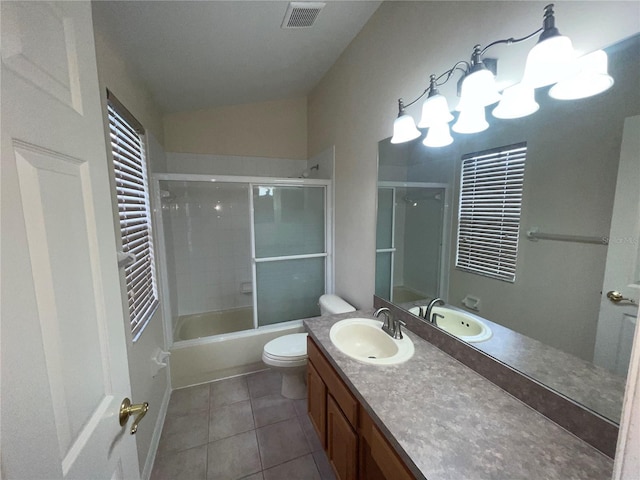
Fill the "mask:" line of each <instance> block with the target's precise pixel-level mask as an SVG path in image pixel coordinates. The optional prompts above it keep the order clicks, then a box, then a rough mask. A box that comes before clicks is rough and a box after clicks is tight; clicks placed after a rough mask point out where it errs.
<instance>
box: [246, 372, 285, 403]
mask: <svg viewBox="0 0 640 480" xmlns="http://www.w3.org/2000/svg"><path fill="white" fill-rule="evenodd" d="M247 383H248V384H249V394H250V395H251V398H258V397H264V396H265V395H271V394H273V393H280V391H281V390H282V375H280V373H279V372H277V371H275V370H264V371H262V372H258V373H252V374H251V375H247Z"/></svg>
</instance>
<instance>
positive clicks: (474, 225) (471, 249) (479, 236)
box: [456, 142, 527, 282]
mask: <svg viewBox="0 0 640 480" xmlns="http://www.w3.org/2000/svg"><path fill="white" fill-rule="evenodd" d="M526 153H527V144H526V142H524V143H519V144H516V145H509V146H506V147H500V148H497V149H492V150H487V151H484V152H477V153H472V154H469V155H465V156H464V157H462V178H461V182H460V207H459V210H458V248H457V252H456V267H457V268H459V269H461V270H465V271H468V272H473V273H476V274H479V275H484V276H486V277H491V278H496V279H498V280H504V281H508V282H514V281H515V278H516V258H517V255H518V236H519V231H520V211H521V206H522V186H523V180H524V163H525V158H526Z"/></svg>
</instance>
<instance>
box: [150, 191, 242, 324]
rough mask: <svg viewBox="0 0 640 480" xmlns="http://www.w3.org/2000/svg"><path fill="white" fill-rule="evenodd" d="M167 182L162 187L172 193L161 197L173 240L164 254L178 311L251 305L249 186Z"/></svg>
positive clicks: (179, 312) (207, 310) (186, 311)
mask: <svg viewBox="0 0 640 480" xmlns="http://www.w3.org/2000/svg"><path fill="white" fill-rule="evenodd" d="M166 183H169V182H162V183H161V189H164V188H163V184H166ZM170 183H171V186H170V187H169V188H168V189H166V190H165V191H169V192H170V195H172V196H173V198H172V197H165V198H164V199H163V217H164V218H165V222H166V219H167V217H168V218H169V222H166V223H165V229H170V231H171V234H170V237H171V242H172V244H173V245H172V246H173V248H171V249H167V255H168V256H169V257H170V258H169V259H168V261H169V263H173V266H174V268H175V279H176V281H175V283H176V285H175V290H176V299H177V302H176V303H177V314H178V316H182V315H189V314H194V313H202V312H210V311H217V310H227V309H231V308H239V307H249V306H251V305H252V297H251V289H250V284H251V264H250V258H251V243H250V242H251V232H250V228H251V222H250V215H249V198H248V189H247V186H246V185H242V184H224V183H220V184H216V186H215V187H212V186H211V185H210V184H209V183H205V182H202V183H199V182H189V183H190V184H189V185H188V188H187V186H182V187H180V186H179V185H177V184H179V183H180V182H170ZM167 236H169V235H167ZM247 284H248V285H249V288H247Z"/></svg>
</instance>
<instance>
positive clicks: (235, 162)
mask: <svg viewBox="0 0 640 480" xmlns="http://www.w3.org/2000/svg"><path fill="white" fill-rule="evenodd" d="M306 168H307V162H306V161H304V160H296V159H291V158H270V157H262V156H259V157H256V156H246V155H214V154H199V153H178V152H167V171H168V172H169V173H193V174H202V175H240V176H254V177H284V178H289V177H290V178H298V177H300V175H302V172H303V171H304V170H305V169H306Z"/></svg>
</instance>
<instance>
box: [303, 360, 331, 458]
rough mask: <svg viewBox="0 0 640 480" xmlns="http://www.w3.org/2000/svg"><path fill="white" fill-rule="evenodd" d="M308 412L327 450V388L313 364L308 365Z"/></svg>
mask: <svg viewBox="0 0 640 480" xmlns="http://www.w3.org/2000/svg"><path fill="white" fill-rule="evenodd" d="M307 412H309V419H310V420H311V424H312V425H313V427H314V428H315V429H316V433H317V434H318V437H319V438H320V443H321V444H322V448H324V449H325V450H326V449H327V435H326V425H327V420H326V419H327V387H326V386H325V384H324V382H323V381H322V378H320V375H319V374H318V372H317V370H316V369H315V368H314V366H313V364H312V363H311V362H309V363H308V365H307Z"/></svg>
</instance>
